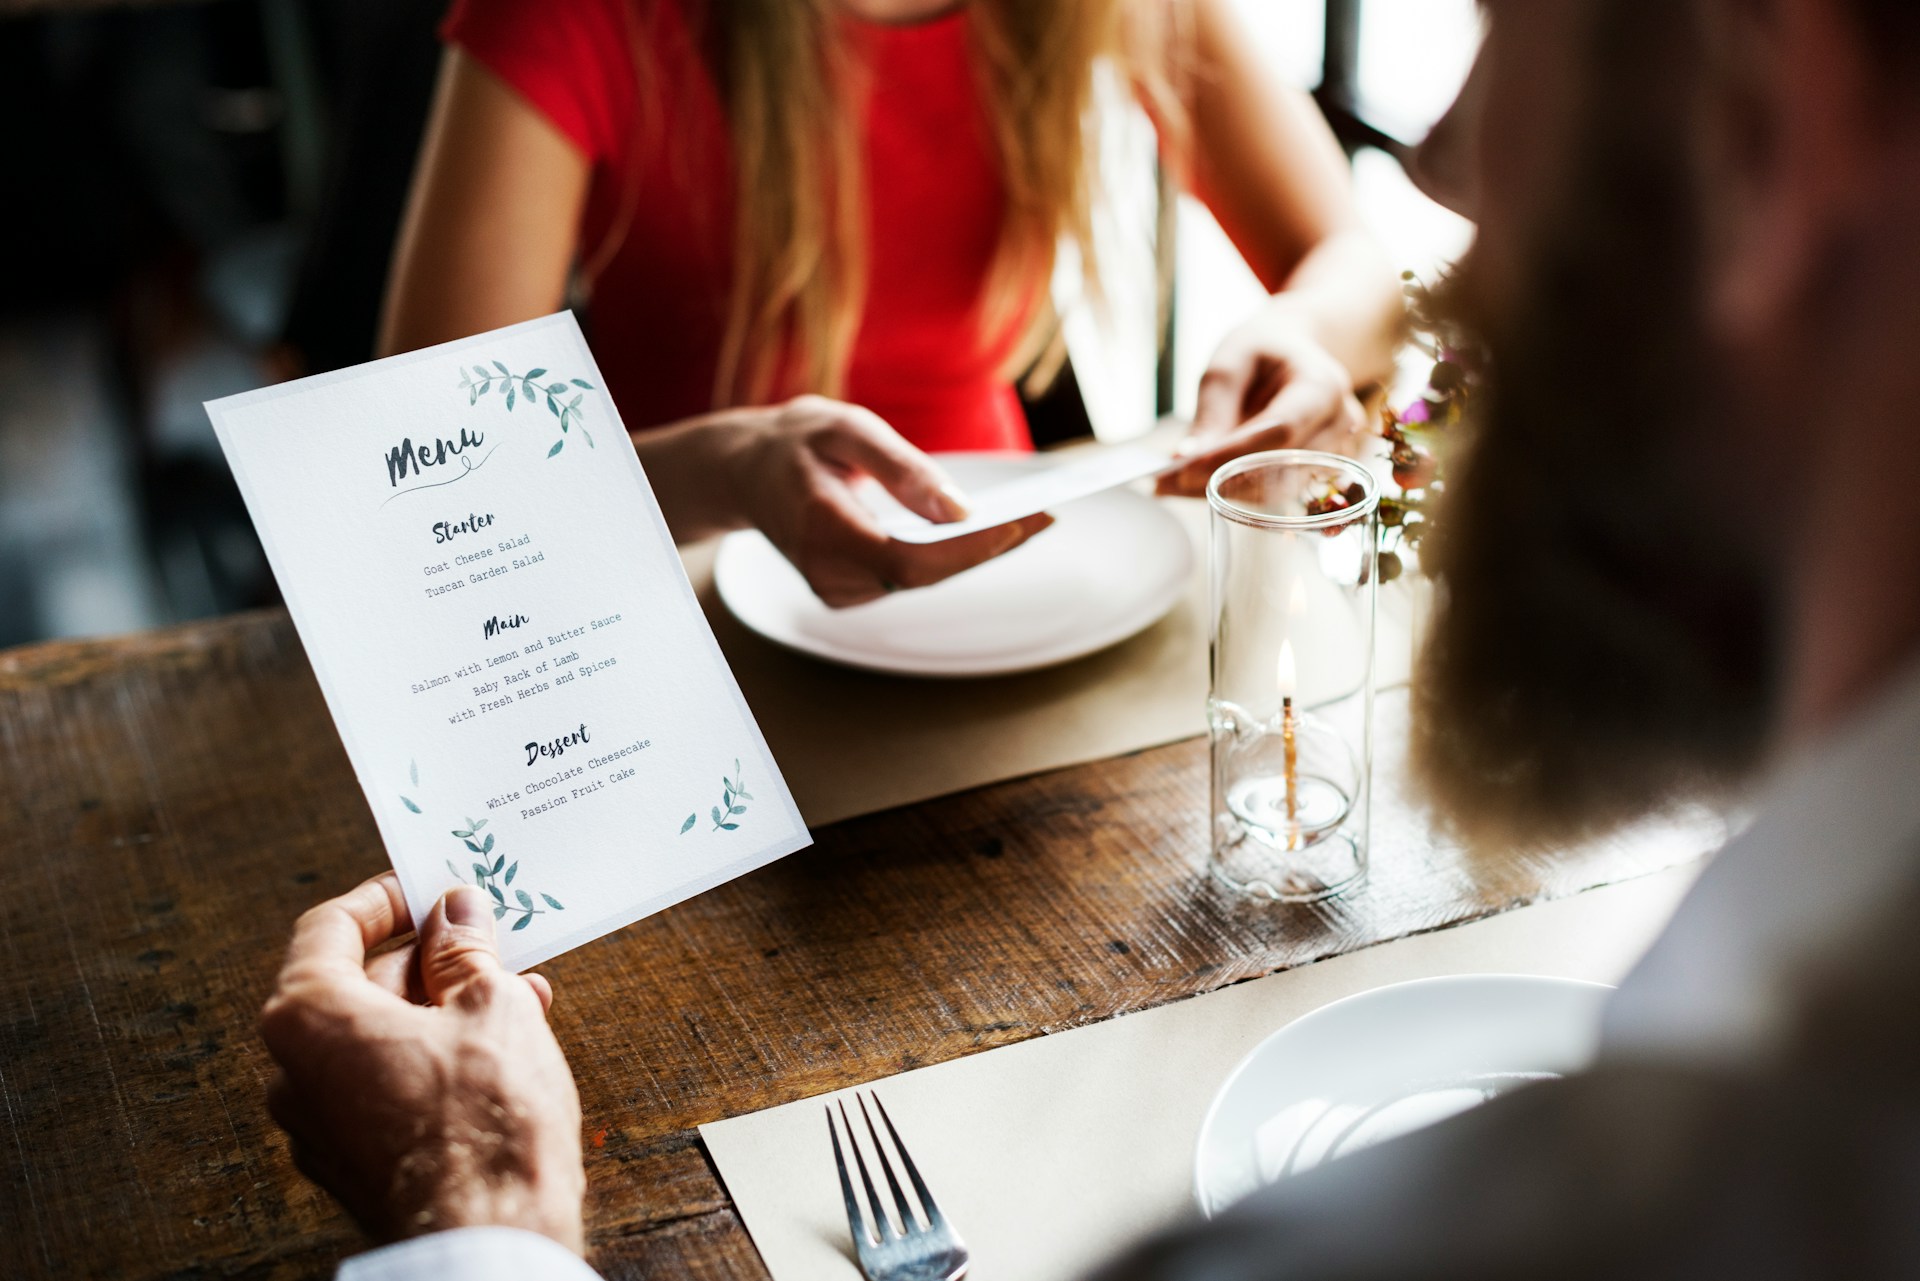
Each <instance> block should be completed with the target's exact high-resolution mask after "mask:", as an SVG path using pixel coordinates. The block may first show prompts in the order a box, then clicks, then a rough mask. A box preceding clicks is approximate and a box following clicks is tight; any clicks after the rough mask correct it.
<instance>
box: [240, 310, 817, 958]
mask: <svg viewBox="0 0 1920 1281" xmlns="http://www.w3.org/2000/svg"><path fill="white" fill-rule="evenodd" d="M605 386H606V383H605V381H604V380H603V379H602V378H601V376H600V371H599V370H598V368H596V367H595V365H594V361H593V356H592V354H591V353H590V352H589V351H588V350H587V344H586V341H585V339H584V338H583V337H582V336H581V333H580V328H579V326H578V324H576V323H575V321H574V318H573V316H572V314H571V313H566V312H563V313H561V314H559V315H555V316H549V317H546V318H545V319H542V320H534V321H529V322H527V323H526V324H521V325H514V326H512V327H510V328H506V329H501V330H497V331H495V332H493V333H490V334H483V335H480V336H479V337H476V338H470V339H463V340H461V341H459V342H454V343H448V344H446V345H444V346H440V347H433V348H429V349H427V350H425V351H418V352H413V353H410V354H408V355H405V356H396V357H393V358H391V359H388V360H381V361H376V362H374V363H373V364H370V365H362V366H360V367H358V368H355V369H348V370H342V371H340V372H338V373H331V374H323V375H320V376H318V377H314V378H307V379H303V380H301V381H298V382H293V383H287V384H284V385H281V386H277V387H270V388H267V389H264V390H261V391H256V392H250V393H248V394H246V395H241V396H233V397H230V398H228V399H225V400H219V401H214V402H212V403H210V404H209V405H208V406H207V412H208V413H209V415H210V416H211V417H212V419H213V426H214V430H215V432H216V433H217V434H218V436H219V438H220V443H221V446H222V447H223V448H224V449H225V450H226V454H227V460H228V462H229V463H230V464H231V466H232V468H233V474H234V478H235V479H236V480H237V481H238V482H239V485H240V491H241V493H242V494H243V495H244V496H245V498H246V502H247V507H248V510H249V511H250V512H251V513H252V515H253V521H254V525H255V526H256V528H258V530H259V532H260V541H261V543H262V544H263V545H264V546H265V548H266V552H267V559H268V560H269V561H270V562H271V563H272V565H273V571H274V574H275V576H276V577H277V578H278V579H279V582H280V590H281V592H282V593H283V595H284V596H285V597H286V602H287V608H288V610H289V611H290V612H291V614H292V615H293V621H294V624H295V626H296V627H298V629H299V632H300V638H301V640H302V641H303V642H304V643H305V645H306V649H307V655H308V657H309V658H310V659H311V660H312V663H313V670H314V674H315V676H317V677H318V678H319V682H320V688H321V691H322V692H323V693H324V694H325V696H326V700H327V706H328V708H329V709H330V710H331V711H332V713H333V718H334V722H335V724H336V725H337V726H338V728H339V730H340V738H341V740H342V742H343V743H344V744H345V745H346V749H347V755H348V757H349V759H350V760H351V761H352V763H353V769H354V772H355V774H356V775H358V777H359V779H360V785H361V787H362V788H364V789H365V791H366V794H367V800H368V802H369V803H370V804H371V805H372V806H373V814H374V819H375V821H376V822H377V823H378V824H379V828H380V834H381V837H382V838H383V839H384V840H385V842H386V846H387V852H388V854H389V855H390V856H391V858H392V860H393V866H394V870H395V871H397V872H398V873H399V876H400V882H401V884H402V885H403V886H404V887H405V889H406V895H407V903H408V905H409V907H411V909H412V911H413V915H414V919H415V920H416V921H417V920H420V919H422V918H423V916H424V915H425V913H427V912H428V911H430V910H431V908H432V907H433V904H434V902H435V900H436V899H437V898H438V897H439V896H440V895H441V894H442V893H444V892H445V891H446V890H448V889H450V888H452V887H453V886H455V885H458V884H463V883H464V884H477V885H478V886H480V887H481V888H483V889H484V890H486V891H487V893H488V894H490V895H491V896H492V897H493V900H494V916H495V917H496V918H497V928H498V933H499V937H500V944H501V953H502V956H503V957H504V958H505V959H506V961H507V963H508V964H510V965H512V966H513V967H515V968H517V969H525V968H527V967H529V966H532V965H537V964H539V963H540V962H541V961H543V960H546V959H547V958H549V957H552V956H555V955H558V954H559V953H561V952H565V951H567V950H568V949H570V948H573V947H577V946H579V945H580V944H582V943H585V942H588V941H589V940H591V939H595V938H598V937H599V936H600V935H602V934H605V933H607V932H609V931H611V930H616V929H618V928H620V927H621V926H623V925H626V924H628V923H629V922H632V921H635V920H638V919H639V918H641V917H643V916H646V915H648V914H650V913H652V912H656V911H658V910H660V909H661V908H664V907H668V906H670V905H672V904H674V903H677V902H679V901H680V900H682V899H685V898H688V897H691V896H692V895H694V894H698V893H699V892H701V891H702V890H705V889H709V888H711V887H712V886H715V885H718V884H721V883H722V882H724V881H727V880H730V879H732V878H733V877H736V876H739V875H741V874H742V873H744V872H747V871H750V870H752V869H753V868H756V867H759V866H761V865H762V864H765V863H768V862H771V861H772V860H774V859H776V858H779V857H781V856H782V855H785V854H789V853H791V852H792V851H794V850H796V849H799V848H801V847H802V846H805V845H806V844H807V843H808V840H809V838H808V835H807V830H806V825H805V823H804V822H803V821H802V820H801V818H800V814H799V811H798V810H797V809H796V808H795V807H794V804H793V799H792V797H791V796H789V795H788V792H787V787H786V783H785V782H784V781H783V780H782V778H781V776H780V771H779V768H778V766H776V765H775V763H774V761H773V758H772V756H771V755H770V754H769V753H768V751H767V746H766V742H765V740H764V739H762V737H761V735H760V729H759V726H757V725H756V724H755V723H754V719H753V715H752V713H751V712H750V711H749V710H748V708H747V705H746V702H745V701H744V700H743V699H742V698H741V695H740V690H739V687H738V686H737V685H736V684H735V683H734V679H733V674H732V672H731V671H730V670H729V669H728V667H727V665H726V661H725V660H724V659H723V658H722V657H721V656H720V650H719V648H718V647H717V646H716V645H715V644H714V639H713V634H712V633H711V632H710V631H709V630H708V628H707V623H706V620H705V618H704V617H703V616H702V615H701V612H700V607H699V605H698V603H697V602H696V600H695V598H694V595H693V591H692V588H691V587H690V586H689V585H688V583H687V578H686V573H685V571H684V570H683V569H682V568H681V563H680V557H679V555H678V553H677V552H676V551H675V549H674V544H673V537H672V535H671V534H670V533H669V532H668V530H667V525H666V521H665V520H664V519H663V518H662V517H661V514H660V508H659V504H658V503H656V502H655V500H654V497H653V491H652V490H651V489H650V488H649V486H648V484H647V478H646V475H645V474H644V473H643V472H642V471H641V468H640V462H639V459H637V458H636V457H635V456H634V451H633V448H632V446H631V444H630V443H629V442H628V440H627V435H626V431H625V429H624V428H623V427H622V426H621V423H620V417H619V414H618V413H617V412H616V411H615V409H614V406H613V401H612V399H611V398H610V397H609V396H608V395H607V393H606V392H605V390H604V388H605ZM261 711H262V714H263V715H266V714H270V713H271V709H268V708H263V709H261Z"/></svg>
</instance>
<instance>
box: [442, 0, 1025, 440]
mask: <svg viewBox="0 0 1920 1281" xmlns="http://www.w3.org/2000/svg"><path fill="white" fill-rule="evenodd" d="M699 3H700V0H455V3H454V5H453V9H452V12H451V13H450V14H449V15H448V17H447V20H446V23H445V25H444V26H443V28H442V35H443V37H444V38H445V39H446V40H448V41H449V42H451V43H453V44H456V45H458V46H459V47H460V48H461V49H463V50H465V51H466V53H467V54H468V55H469V56H470V57H472V58H474V59H475V60H477V61H478V62H479V63H481V64H482V65H483V66H485V67H487V68H488V69H489V70H490V71H492V72H493V73H494V74H495V75H496V76H498V77H500V78H501V79H502V80H503V81H505V82H506V84H508V85H509V86H511V87H512V88H513V89H514V90H515V91H517V92H518V93H519V94H520V95H521V96H522V97H524V98H525V99H526V100H527V101H528V102H529V103H531V104H532V105H533V106H534V107H535V108H536V109H537V110H539V111H540V112H541V113H542V114H543V115H544V116H545V117H546V118H547V119H548V120H550V121H552V122H553V124H554V125H555V126H556V127H557V128H558V129H559V130H560V132H561V133H563V134H564V135H566V137H567V138H569V139H571V140H572V142H573V143H574V145H575V146H577V147H578V148H579V149H580V151H581V152H582V153H583V154H584V155H585V156H586V157H587V159H588V160H589V161H590V162H591V163H592V165H593V179H592V186H591V189H590V191H589V194H588V198H587V207H586V212H585V214H584V216H583V221H582V225H581V242H580V243H581V245H582V253H583V254H586V255H591V254H592V253H593V251H594V249H595V247H596V246H598V245H601V244H602V243H603V242H604V241H605V238H606V237H607V235H608V232H609V229H610V228H612V227H613V226H614V225H615V224H616V223H617V221H618V220H619V218H620V217H621V213H622V203H623V193H625V192H627V191H634V192H637V193H638V199H637V201H634V202H633V204H632V223H631V225H630V226H629V227H628V228H627V230H626V233H625V236H624V239H623V240H622V242H621V244H620V248H619V250H618V251H617V253H616V254H615V255H614V257H613V259H612V261H611V262H610V263H608V264H607V266H606V267H605V269H604V270H603V271H602V272H601V273H600V275H599V277H598V278H597V280H596V281H595V282H594V293H593V300H592V304H591V308H590V314H589V315H588V317H587V323H588V326H589V331H590V334H591V336H592V339H593V346H594V352H595V354H596V356H597V357H598V358H599V363H600V366H601V369H602V371H603V373H604V374H605V376H606V378H607V381H608V382H609V383H610V384H611V386H610V390H611V392H612V393H613V396H614V399H615V401H616V403H618V404H619V406H620V408H621V412H622V416H623V417H624V418H625V419H626V421H627V424H628V425H629V426H633V427H638V426H644V425H657V424H660V423H666V422H672V421H674V420H677V419H681V418H687V417H690V416H693V415H695V414H701V413H705V412H707V411H709V410H711V409H712V408H713V407H714V406H713V383H714V373H715V367H716V365H717V363H718V360H719V352H720V347H721V342H722V338H723V336H724V334H725V332H726V324H727V309H728V300H729V298H730V296H731V295H730V293H729V286H730V282H731V280H732V274H733V269H732V245H733V234H734V211H733V200H734V172H733V162H732V158H731V146H730V142H729V135H728V131H727V123H726V115H725V105H724V103H723V101H722V99H721V97H720V94H719V92H718V88H717V86H716V84H715V82H714V77H713V71H712V66H711V63H710V61H709V59H708V58H706V57H705V56H704V54H703V53H702V46H701V45H700V43H698V42H697V40H696V36H695V29H694V25H693V23H692V22H691V21H690V20H689V19H690V15H693V14H696V13H698V12H699V10H698V5H699ZM643 15H644V16H643ZM968 22H969V17H968V11H967V8H966V6H965V5H964V4H963V5H961V7H959V8H958V9H956V10H954V11H953V12H951V13H949V14H946V15H944V16H942V17H940V18H936V19H934V20H932V21H930V22H926V23H922V24H919V25H916V26H908V27H895V26H884V25H880V24H875V23H867V22H859V21H855V20H851V19H849V20H848V21H847V24H846V32H847V34H848V36H849V37H850V38H851V39H853V40H854V41H856V43H857V45H858V46H860V51H861V52H863V53H864V54H865V55H866V61H867V63H868V65H869V66H870V67H871V69H872V71H871V77H872V96H871V98H870V100H869V101H868V102H867V104H866V108H865V112H864V143H865V147H864V149H865V154H866V165H867V171H866V176H865V180H866V190H867V201H868V211H867V219H868V255H869V258H868V262H869V271H870V283H869V284H868V287H867V297H866V305H865V308H864V311H863V312H862V316H861V323H860V329H859V332H858V335H857V336H856V338H855V340H854V346H853V351H852V356H851V361H850V364H849V366H848V369H847V378H846V398H847V399H848V400H850V401H853V402H855V403H857V404H861V405H865V406H867V407H868V408H870V409H872V410H873V411H875V412H876V413H878V414H879V415H880V416H881V417H883V418H885V419H886V420H887V421H888V422H890V423H892V424H893V426H894V427H895V428H896V429H897V430H899V431H900V433H901V434H902V435H904V436H905V437H906V438H907V439H908V440H910V441H912V442H913V443H914V444H916V445H918V446H920V447H921V448H922V449H926V450H930V451H939V450H962V449H1020V450H1024V449H1031V448H1032V440H1031V437H1030V436H1029V435H1028V432H1027V424H1026V418H1025V416H1024V414H1023V413H1022V412H1021V409H1020V404H1019V401H1018V399H1017V398H1016V396H1015V395H1014V392H1013V389H1012V387H1011V386H1010V385H1008V383H1007V382H1006V381H1005V380H1004V379H1003V378H1001V376H1000V368H1001V366H1002V365H1003V364H1004V363H1005V361H1006V360H1007V358H1008V356H1009V355H1010V354H1011V350H1012V347H1013V345H1014V344H1015V342H1017V341H1018V333H1017V332H1009V333H1008V334H1006V335H1005V336H1004V338H1002V339H999V340H996V341H994V342H990V343H983V342H982V341H981V340H980V337H979V335H980V333H981V328H980V319H981V309H982V306H983V301H984V293H985V284H986V280H987V274H988V270H989V267H990V265H991V263H992V261H993V257H994V253H995V250H996V249H997V247H998V244H999V236H1000V228H1001V225H1002V222H1003V221H1004V218H1005V213H1006V188H1005V183H1004V180H1003V179H1002V176H1001V172H1000V167H999V163H998V159H997V156H996V153H995V149H994V146H993V142H992V137H991V133H990V127H989V121H988V117H987V115H986V111H985V109H984V106H983V104H982V101H981V95H980V90H979V87H978V82H977V80H976V78H975V75H974V71H973V65H972V59H971V54H970V50H969V38H968ZM636 39H644V40H645V41H646V42H647V45H648V46H649V48H648V60H647V64H646V65H647V76H648V88H649V92H650V94H651V95H657V96H656V97H655V102H656V103H657V104H658V105H659V111H658V112H657V113H656V114H655V115H654V119H653V125H652V127H651V128H648V129H645V130H644V131H643V132H642V133H641V134H640V135H639V136H641V137H646V138H654V139H658V140H659V141H658V142H657V143H655V144H653V145H648V146H631V145H629V141H630V139H632V138H633V137H634V136H635V131H636V129H639V128H640V126H639V124H638V122H639V121H640V120H641V118H642V113H641V111H640V104H639V103H638V102H637V100H636V96H635V95H636V93H637V84H638V74H637V72H636V59H635V51H634V41H635V40H636ZM656 80H657V84H656V83H655V81H656Z"/></svg>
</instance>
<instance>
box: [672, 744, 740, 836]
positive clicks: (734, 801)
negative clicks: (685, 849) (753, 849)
mask: <svg viewBox="0 0 1920 1281" xmlns="http://www.w3.org/2000/svg"><path fill="white" fill-rule="evenodd" d="M739 780H740V760H739V758H738V757H735V758H734V762H733V774H732V775H731V776H726V775H723V776H722V777H721V779H720V786H721V789H722V790H721V793H720V803H719V804H718V805H716V806H714V807H713V809H712V810H711V811H709V814H710V817H712V819H713V830H714V831H716V832H732V831H735V830H737V829H738V828H739V826H740V824H738V823H736V822H734V820H735V819H737V818H739V817H740V815H742V814H744V813H746V812H747V807H746V806H744V805H742V804H741V803H740V802H741V801H750V800H752V799H753V793H752V792H749V791H748V790H747V789H746V788H745V787H743V786H741V785H740V781H739ZM699 821H700V815H699V814H697V813H695V814H689V815H687V821H686V822H684V823H682V824H681V825H680V835H682V836H685V835H686V834H687V833H688V832H691V831H692V830H693V825H694V824H695V823H697V822H699Z"/></svg>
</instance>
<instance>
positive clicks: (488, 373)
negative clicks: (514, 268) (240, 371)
mask: <svg viewBox="0 0 1920 1281" xmlns="http://www.w3.org/2000/svg"><path fill="white" fill-rule="evenodd" d="M546 376H547V371H546V370H545V369H529V370H527V372H526V373H524V374H516V373H513V372H512V371H510V370H509V369H508V368H507V367H506V366H505V365H503V364H501V363H500V362H499V361H497V360H496V361H494V362H493V368H492V369H488V368H487V367H486V366H484V365H475V366H474V367H473V373H472V374H471V375H469V374H468V373H467V371H466V370H464V369H462V370H461V371H460V390H462V391H464V392H466V393H467V403H468V404H469V405H477V404H479V403H480V397H482V396H484V395H487V394H488V393H489V392H491V391H492V390H493V389H494V386H495V384H498V385H499V387H500V390H501V393H502V394H503V395H504V397H505V398H506V403H507V412H508V413H512V412H513V407H514V406H515V405H516V404H519V405H531V404H535V403H537V402H539V401H543V400H544V401H545V402H546V405H547V412H548V413H549V414H551V415H553V417H554V418H556V419H558V420H559V425H560V439H559V440H556V441H554V442H553V448H551V449H549V450H548V451H547V457H549V458H552V457H554V456H555V455H557V454H558V453H559V452H560V449H561V447H562V446H564V445H565V444H566V443H567V439H566V438H567V435H568V433H570V432H571V431H572V430H573V429H574V428H575V427H578V428H579V429H580V436H581V439H583V440H585V441H586V442H587V448H588V449H592V448H593V436H592V435H591V434H590V433H589V432H588V431H587V426H586V423H585V421H584V418H585V411H583V410H582V409H581V408H580V402H581V401H582V400H583V399H585V397H586V393H587V392H590V391H595V390H597V388H595V387H594V385H593V384H592V383H590V382H587V381H586V380H584V379H580V378H569V379H567V380H566V381H565V382H545V383H543V382H541V381H540V380H541V379H543V378H545V377H546ZM576 387H577V388H579V390H578V391H574V393H573V396H572V398H571V399H566V400H563V399H562V397H565V396H566V394H567V392H569V391H571V390H573V389H574V388H576ZM516 928H517V927H516Z"/></svg>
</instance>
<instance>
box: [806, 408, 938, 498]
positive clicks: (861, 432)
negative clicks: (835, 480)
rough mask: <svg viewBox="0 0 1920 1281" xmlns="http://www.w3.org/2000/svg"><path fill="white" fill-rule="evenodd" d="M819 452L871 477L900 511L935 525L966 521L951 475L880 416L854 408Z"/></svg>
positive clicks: (827, 436) (826, 437)
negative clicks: (909, 512)
mask: <svg viewBox="0 0 1920 1281" xmlns="http://www.w3.org/2000/svg"><path fill="white" fill-rule="evenodd" d="M816 448H817V449H818V450H819V452H820V454H821V456H822V457H824V458H827V459H828V460H830V461H832V462H835V463H838V464H840V465H842V466H845V467H853V468H857V469H858V470H860V471H864V472H866V473H867V474H868V475H870V476H872V477H873V478H874V479H875V480H877V481H879V482H880V484H881V485H882V486H884V487H885V488H886V491H887V492H888V493H890V494H892V495H893V496H894V497H895V498H896V499H898V500H899V502H900V505H901V506H903V507H905V508H906V509H907V510H908V511H911V512H913V513H915V514H916V515H919V516H924V517H925V518H926V519H928V520H930V521H933V522H934V523H935V524H945V523H947V522H949V521H956V520H964V519H965V518H966V515H967V504H966V499H965V496H964V495H962V494H961V492H960V491H959V489H958V488H956V487H955V486H954V483H953V481H952V480H951V479H950V478H949V477H948V476H947V474H946V472H944V471H942V470H941V469H940V466H939V464H937V463H935V462H934V461H933V459H931V458H929V457H928V456H927V455H925V454H923V453H921V452H920V451H919V450H918V449H915V448H914V447H913V446H912V445H910V444H908V443H907V442H906V440H905V439H904V438H902V437H901V435H900V433H898V432H896V431H895V430H894V429H893V428H891V427H889V426H888V425H887V424H886V423H885V422H884V421H883V420H882V419H881V418H880V417H879V416H878V415H875V414H871V413H867V412H866V411H864V410H857V409H853V408H852V407H849V408H848V411H847V412H846V414H845V415H844V416H843V417H842V418H841V419H840V421H839V422H838V423H837V424H836V425H835V426H834V429H833V430H831V431H828V432H824V433H822V434H821V436H820V438H819V441H818V443H817V445H816Z"/></svg>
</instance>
